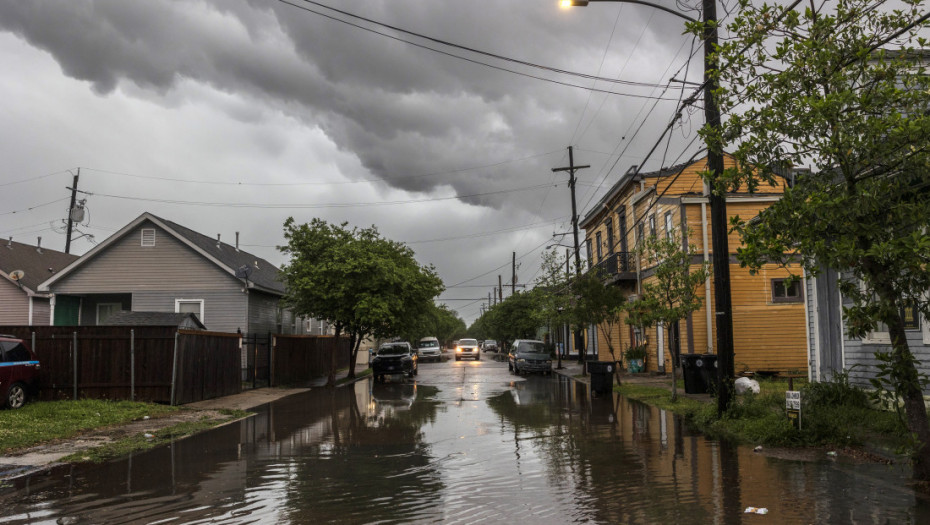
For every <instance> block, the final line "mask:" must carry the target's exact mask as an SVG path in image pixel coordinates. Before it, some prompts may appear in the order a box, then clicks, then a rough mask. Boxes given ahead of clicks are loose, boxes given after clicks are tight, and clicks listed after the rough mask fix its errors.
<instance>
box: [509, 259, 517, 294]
mask: <svg viewBox="0 0 930 525" xmlns="http://www.w3.org/2000/svg"><path fill="white" fill-rule="evenodd" d="M510 272H511V278H510V295H516V294H517V252H513V259H512V262H511V263H510Z"/></svg>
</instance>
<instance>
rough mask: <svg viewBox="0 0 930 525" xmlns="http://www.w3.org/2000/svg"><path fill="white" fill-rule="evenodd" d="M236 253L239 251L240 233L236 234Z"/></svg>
mask: <svg viewBox="0 0 930 525" xmlns="http://www.w3.org/2000/svg"><path fill="white" fill-rule="evenodd" d="M236 251H237V252H238V251H239V232H236Z"/></svg>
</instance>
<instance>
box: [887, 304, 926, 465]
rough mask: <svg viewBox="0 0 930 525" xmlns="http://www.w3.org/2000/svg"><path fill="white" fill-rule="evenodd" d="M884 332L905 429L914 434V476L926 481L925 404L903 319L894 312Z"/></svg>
mask: <svg viewBox="0 0 930 525" xmlns="http://www.w3.org/2000/svg"><path fill="white" fill-rule="evenodd" d="M888 335H890V336H891V343H892V351H891V363H892V368H893V370H894V372H893V374H894V376H893V377H892V381H894V383H895V384H896V388H897V385H901V391H900V392H898V395H900V396H901V398H902V399H903V400H904V413H905V416H906V420H907V430H908V431H909V432H910V433H911V434H913V435H915V436H916V437H917V444H916V447H917V448H916V450H914V452H913V455H912V457H911V459H912V461H913V462H914V479H915V480H917V481H930V424H928V420H927V407H926V405H925V404H924V396H923V392H922V391H921V389H920V379H919V376H918V374H917V369H916V368H915V367H914V356H913V354H911V349H910V346H909V345H908V344H907V335H906V333H905V331H904V320H903V319H901V314H900V313H896V315H895V319H894V321H893V322H891V323H888Z"/></svg>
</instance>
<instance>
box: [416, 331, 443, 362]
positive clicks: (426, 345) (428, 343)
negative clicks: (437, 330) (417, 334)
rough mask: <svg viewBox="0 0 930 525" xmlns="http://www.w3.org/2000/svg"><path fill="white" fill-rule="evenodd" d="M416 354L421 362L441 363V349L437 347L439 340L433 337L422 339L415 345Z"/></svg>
mask: <svg viewBox="0 0 930 525" xmlns="http://www.w3.org/2000/svg"><path fill="white" fill-rule="evenodd" d="M417 354H418V355H419V357H420V359H421V360H423V361H426V360H432V361H441V360H442V348H440V347H439V339H436V338H435V337H424V338H423V339H420V343H419V344H418V345H417Z"/></svg>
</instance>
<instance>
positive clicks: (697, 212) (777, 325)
mask: <svg viewBox="0 0 930 525" xmlns="http://www.w3.org/2000/svg"><path fill="white" fill-rule="evenodd" d="M724 159H725V163H726V166H727V167H731V166H733V165H734V162H735V161H734V160H733V158H732V157H731V156H729V155H726V156H725V157H724ZM706 169H707V158H706V157H705V158H702V159H700V160H698V161H696V162H693V163H690V164H682V165H678V166H672V167H670V168H663V169H662V170H659V171H655V172H651V173H636V170H635V167H634V168H631V169H630V170H629V171H628V172H627V173H626V174H624V175H623V176H622V177H621V178H620V180H619V181H618V182H617V183H616V184H615V185H614V186H613V187H612V188H611V189H610V191H609V192H608V193H607V194H606V195H605V196H604V197H603V198H602V199H601V200H600V202H598V203H597V205H596V206H595V207H594V208H593V209H592V211H590V212H589V213H588V214H587V215H586V216H585V217H584V218H582V220H581V221H580V223H579V224H580V226H581V227H582V228H584V230H585V250H586V251H587V257H588V261H589V262H590V264H591V265H592V266H595V267H598V268H600V269H601V270H602V271H603V272H604V274H605V275H606V276H607V281H608V282H609V283H610V284H611V285H613V286H620V287H621V288H622V289H623V290H624V291H626V292H627V293H628V294H629V296H631V297H634V296H636V295H637V294H640V293H642V284H643V282H649V279H650V278H651V273H652V272H651V270H652V269H651V268H649V267H644V261H643V260H642V259H641V258H640V257H639V256H637V254H636V251H637V250H636V248H637V246H638V245H639V243H641V242H643V239H645V238H647V237H648V236H650V235H652V234H655V235H665V232H667V231H673V232H674V231H677V232H679V235H681V232H684V237H685V239H684V242H686V243H688V244H690V245H692V246H694V247H695V253H696V255H695V256H694V257H695V259H696V260H695V264H696V265H699V264H700V263H701V260H702V259H703V260H705V261H710V260H711V254H712V251H713V248H712V244H711V218H710V203H709V200H708V197H707V195H708V188H707V186H706V185H705V184H704V181H703V179H702V178H701V176H700V172H701V171H704V170H706ZM784 184H785V182H784V181H781V182H780V185H778V186H775V187H771V186H767V185H763V186H761V187H760V188H758V189H757V191H755V192H754V193H752V194H750V193H747V192H736V193H729V194H728V195H727V213H728V215H729V216H730V217H734V216H739V217H741V218H743V219H746V220H748V219H751V218H752V217H755V216H756V215H758V213H759V212H760V211H762V210H763V209H765V208H766V207H768V206H770V205H771V204H772V203H773V202H775V201H777V200H778V199H779V198H781V195H782V192H783V191H784V188H785V186H784ZM739 246H740V239H739V236H738V235H737V234H735V233H731V234H730V236H729V247H730V250H731V253H730V290H731V291H730V293H731V302H732V305H733V345H734V353H735V361H734V362H735V371H736V373H737V374H740V373H745V372H754V373H785V372H792V371H798V370H805V371H806V370H807V361H808V355H807V343H806V339H805V326H806V310H805V308H804V296H803V293H804V286H803V283H802V282H800V281H794V282H793V283H792V284H787V283H786V281H785V279H786V278H787V277H789V272H788V270H786V269H784V268H781V267H779V266H778V265H776V264H770V265H766V266H764V267H763V268H762V269H761V270H760V271H759V272H757V273H756V274H755V275H750V273H749V270H748V269H746V268H740V266H739V264H738V263H737V262H736V259H735V254H736V249H737V247H739ZM793 271H794V272H795V273H796V274H799V273H800V265H798V266H797V268H794V269H793ZM698 293H699V295H700V296H701V297H702V298H703V303H704V304H703V306H702V307H701V309H700V310H698V311H696V312H694V313H692V314H691V315H690V316H688V317H687V318H686V319H684V320H682V321H681V322H680V323H679V326H677V327H663V326H653V327H649V328H645V329H640V328H639V327H632V326H629V325H627V324H626V323H625V322H623V320H621V322H620V323H618V324H617V325H614V326H612V327H608V326H607V325H602V326H600V327H597V328H596V329H594V328H595V327H592V329H590V330H588V332H589V335H588V342H587V344H588V346H589V348H588V352H592V353H597V355H598V358H599V359H600V360H605V361H615V360H619V358H620V357H621V355H622V352H623V350H624V349H626V348H628V347H629V346H631V345H633V344H643V343H644V344H645V345H646V347H647V355H646V363H645V364H646V370H647V371H657V372H664V371H666V370H667V368H668V366H670V363H671V357H670V356H671V353H670V347H669V330H668V328H671V329H672V330H675V331H676V332H677V334H678V337H677V338H673V340H677V342H678V343H677V344H678V348H679V351H680V353H682V354H689V353H694V354H704V353H716V348H715V347H716V340H715V334H714V332H715V329H714V319H713V304H714V297H713V296H714V294H713V275H711V277H710V278H708V280H707V281H706V282H705V283H704V285H703V286H702V287H701V289H700V290H699V292H698ZM708 306H709V307H708ZM708 327H710V329H708ZM608 338H609V339H608ZM608 342H609V343H611V345H612V346H613V347H614V349H615V351H614V355H613V356H612V355H611V354H610V352H609V350H608V348H609V347H610V346H611V345H608ZM592 345H593V346H594V348H593V349H592V348H590V347H591V346H592Z"/></svg>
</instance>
